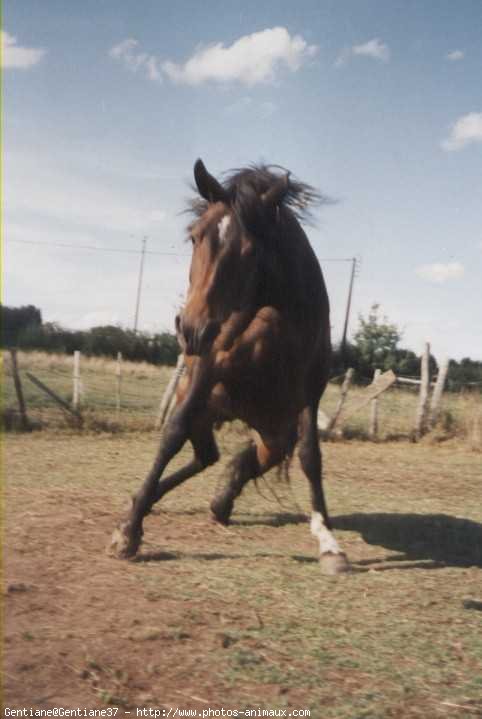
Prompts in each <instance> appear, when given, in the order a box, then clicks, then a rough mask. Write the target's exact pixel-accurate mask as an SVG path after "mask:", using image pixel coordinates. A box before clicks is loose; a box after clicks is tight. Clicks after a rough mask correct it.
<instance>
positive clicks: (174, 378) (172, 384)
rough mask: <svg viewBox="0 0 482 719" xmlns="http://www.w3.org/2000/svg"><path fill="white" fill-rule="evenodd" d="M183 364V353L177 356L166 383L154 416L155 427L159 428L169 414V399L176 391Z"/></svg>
mask: <svg viewBox="0 0 482 719" xmlns="http://www.w3.org/2000/svg"><path fill="white" fill-rule="evenodd" d="M184 368H185V364H184V355H182V354H180V355H179V356H178V358H177V364H176V369H175V370H174V372H173V373H172V375H171V379H170V380H169V382H168V385H167V387H166V391H165V392H164V394H163V396H162V399H161V404H160V406H159V412H158V413H157V418H156V425H155V427H156V429H161V427H162V426H163V425H164V423H165V422H166V420H167V418H168V416H169V409H170V407H171V400H172V399H173V397H174V393H175V391H176V387H177V385H178V382H179V380H180V379H181V376H182V374H183V372H184Z"/></svg>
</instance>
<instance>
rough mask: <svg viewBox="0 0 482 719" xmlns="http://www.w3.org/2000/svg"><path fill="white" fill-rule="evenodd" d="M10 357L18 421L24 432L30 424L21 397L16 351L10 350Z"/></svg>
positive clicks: (22, 397)
mask: <svg viewBox="0 0 482 719" xmlns="http://www.w3.org/2000/svg"><path fill="white" fill-rule="evenodd" d="M10 356H11V358H12V373H13V383H14V385H15V392H16V393H17V400H18V409H19V411H20V421H21V424H22V429H23V430H25V431H26V430H29V429H30V422H29V421H28V417H27V408H26V405H25V399H24V396H23V389H22V382H21V381H20V374H19V371H18V365H17V350H16V349H11V350H10Z"/></svg>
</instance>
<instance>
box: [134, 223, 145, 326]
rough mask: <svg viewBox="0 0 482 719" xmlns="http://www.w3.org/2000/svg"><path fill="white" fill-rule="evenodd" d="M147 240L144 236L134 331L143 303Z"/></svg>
mask: <svg viewBox="0 0 482 719" xmlns="http://www.w3.org/2000/svg"><path fill="white" fill-rule="evenodd" d="M146 242H147V237H143V238H142V250H141V265H140V267H139V281H138V283H137V301H136V315H135V318H134V332H137V322H138V320H139V305H140V303H141V289H142V276H143V274H144V257H145V255H146Z"/></svg>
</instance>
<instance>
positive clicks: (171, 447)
mask: <svg viewBox="0 0 482 719" xmlns="http://www.w3.org/2000/svg"><path fill="white" fill-rule="evenodd" d="M203 419H204V418H203ZM187 439H190V440H191V442H192V444H193V448H194V453H195V456H194V459H193V460H192V461H191V462H189V463H188V464H187V465H185V466H184V467H182V468H181V469H179V470H178V471H177V472H174V473H173V474H171V475H170V476H169V477H166V478H165V479H163V480H161V481H159V479H160V477H161V475H162V473H163V472H164V469H165V468H166V466H167V465H168V463H169V462H170V460H171V459H172V458H173V457H174V456H175V455H176V454H177V453H178V452H179V451H180V449H181V448H182V446H183V445H184V443H185V442H186V440H187ZM218 458H219V453H218V450H217V446H216V442H215V439H214V435H213V432H212V426H211V423H210V422H209V421H208V420H206V421H205V422H204V424H203V423H201V422H200V421H199V420H198V421H196V423H195V424H192V423H190V422H188V420H187V418H186V415H185V413H184V412H183V411H182V409H181V410H178V411H177V412H176V413H175V414H174V415H173V417H172V418H171V420H170V421H169V423H168V425H167V427H166V430H165V432H164V436H163V438H162V441H161V445H160V448H159V451H158V453H157V456H156V459H155V461H154V464H153V466H152V468H151V471H150V472H149V474H148V475H147V477H146V479H145V481H144V483H143V485H142V487H141V489H140V491H139V492H138V493H137V495H136V496H135V497H134V499H133V502H132V508H131V510H130V512H129V514H128V516H127V518H126V519H125V520H123V521H122V522H121V523H120V525H119V527H118V528H117V529H115V530H114V533H113V536H112V542H111V547H110V549H111V552H112V553H114V554H115V555H117V556H119V557H123V558H126V557H132V556H134V555H135V554H136V552H137V550H138V548H139V545H140V543H141V539H142V522H143V519H144V517H145V516H146V515H147V514H149V512H150V510H151V508H152V506H153V504H154V503H155V502H157V501H158V500H159V499H161V497H163V496H164V495H165V494H166V493H167V492H169V491H170V490H171V489H174V488H175V487H177V486H179V485H180V484H182V483H183V482H185V481H186V480H187V479H189V478H190V477H193V476H194V475H196V474H199V472H202V470H203V469H205V468H206V467H208V466H209V465H211V464H214V462H216V461H217V460H218Z"/></svg>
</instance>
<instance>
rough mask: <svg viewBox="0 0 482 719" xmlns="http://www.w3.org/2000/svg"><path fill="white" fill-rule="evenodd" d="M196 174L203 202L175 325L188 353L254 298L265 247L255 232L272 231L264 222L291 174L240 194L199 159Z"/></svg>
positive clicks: (206, 344)
mask: <svg viewBox="0 0 482 719" xmlns="http://www.w3.org/2000/svg"><path fill="white" fill-rule="evenodd" d="M194 179H195V181H196V186H197V189H198V191H199V194H200V195H201V197H202V198H203V202H202V203H200V204H199V205H198V210H197V215H198V217H197V219H196V220H195V221H194V222H193V223H192V224H191V225H190V227H189V232H190V238H191V242H192V247H193V250H192V260H191V269H190V273H189V290H188V294H187V299H186V304H185V307H184V308H183V310H182V312H181V313H180V314H179V315H178V316H177V317H176V328H177V331H178V336H179V338H180V341H181V344H182V345H183V349H184V351H185V353H186V354H192V355H202V354H205V353H207V352H209V350H210V348H211V346H212V343H213V341H214V340H215V339H216V337H217V336H218V334H219V331H220V329H221V326H222V324H223V322H225V321H226V319H227V318H228V317H229V316H230V315H231V314H232V313H233V312H236V311H239V310H244V309H249V308H250V306H251V305H252V303H253V302H254V296H255V292H256V286H257V284H258V281H259V273H258V267H259V261H260V255H261V252H262V248H261V247H260V243H259V242H256V236H257V235H259V232H261V233H262V234H263V235H264V236H266V237H268V235H269V231H268V230H267V229H266V228H265V227H264V225H265V224H266V223H269V221H271V223H272V220H273V218H274V212H273V210H274V209H275V208H276V206H277V203H278V202H280V200H281V198H282V196H283V195H284V194H285V193H286V190H287V187H288V177H287V176H284V177H280V178H276V180H275V182H274V183H272V186H271V187H270V188H269V189H268V190H267V191H266V192H263V193H261V194H257V193H256V192H255V190H254V188H252V187H247V188H244V189H243V190H242V191H241V190H240V189H239V188H237V189H238V192H237V194H236V192H235V190H233V188H227V187H224V186H223V185H221V184H220V183H219V182H218V181H217V180H216V179H215V178H214V177H212V175H210V174H209V173H208V172H207V170H206V168H205V167H204V164H203V163H202V161H201V160H198V161H197V162H196V164H195V166H194ZM241 195H243V196H241ZM240 208H242V210H241V211H240Z"/></svg>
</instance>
